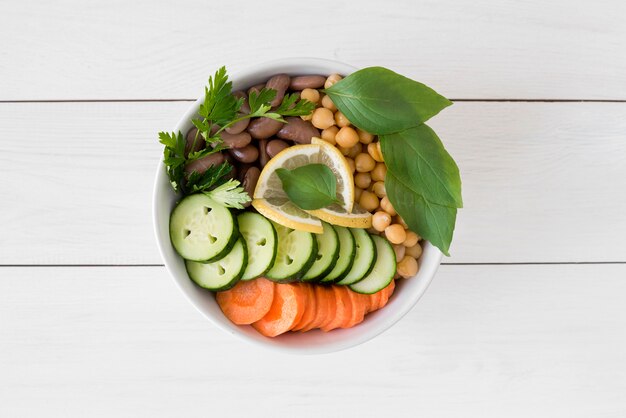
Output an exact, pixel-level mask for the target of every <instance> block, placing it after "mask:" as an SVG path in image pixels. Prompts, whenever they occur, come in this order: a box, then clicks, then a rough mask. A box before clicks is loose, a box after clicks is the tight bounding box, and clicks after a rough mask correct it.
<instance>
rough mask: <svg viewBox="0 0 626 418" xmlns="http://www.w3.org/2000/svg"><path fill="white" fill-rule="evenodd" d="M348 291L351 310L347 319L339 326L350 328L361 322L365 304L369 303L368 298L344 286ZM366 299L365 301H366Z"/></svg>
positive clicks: (363, 316) (365, 307)
mask: <svg viewBox="0 0 626 418" xmlns="http://www.w3.org/2000/svg"><path fill="white" fill-rule="evenodd" d="M346 290H347V292H348V297H349V298H350V302H351V307H352V309H351V312H350V317H349V318H348V321H347V322H346V323H345V324H343V325H342V326H341V328H352V327H353V326H355V325H357V324H360V323H361V322H363V319H364V318H365V310H366V309H367V305H366V303H367V304H369V298H365V297H363V296H365V295H361V294H359V293H356V292H353V291H352V290H350V289H348V288H346ZM366 301H367V302H366Z"/></svg>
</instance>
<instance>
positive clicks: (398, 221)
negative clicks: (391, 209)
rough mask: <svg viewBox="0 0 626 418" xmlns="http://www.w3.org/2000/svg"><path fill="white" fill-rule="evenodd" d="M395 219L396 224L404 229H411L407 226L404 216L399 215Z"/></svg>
mask: <svg viewBox="0 0 626 418" xmlns="http://www.w3.org/2000/svg"><path fill="white" fill-rule="evenodd" d="M394 219H395V221H396V223H398V224H400V225H402V227H403V228H404V229H409V226H408V225H407V223H406V222H404V219H402V216H400V215H397V216H396V217H395V218H394Z"/></svg>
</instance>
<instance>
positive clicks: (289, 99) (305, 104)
mask: <svg viewBox="0 0 626 418" xmlns="http://www.w3.org/2000/svg"><path fill="white" fill-rule="evenodd" d="M299 98H300V95H299V94H298V93H291V94H285V97H284V98H283V102H282V103H281V104H280V106H278V107H277V108H276V110H274V112H276V113H278V114H280V115H282V116H306V115H308V114H310V113H311V112H313V111H314V110H315V103H313V102H310V101H308V100H306V99H302V100H300V101H298V99H299ZM296 102H297V103H296Z"/></svg>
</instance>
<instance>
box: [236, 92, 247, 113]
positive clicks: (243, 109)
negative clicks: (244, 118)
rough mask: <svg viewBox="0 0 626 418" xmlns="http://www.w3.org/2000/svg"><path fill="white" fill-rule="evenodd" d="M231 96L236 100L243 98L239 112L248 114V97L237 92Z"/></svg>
mask: <svg viewBox="0 0 626 418" xmlns="http://www.w3.org/2000/svg"><path fill="white" fill-rule="evenodd" d="M233 96H235V97H236V98H238V99H241V98H243V99H244V100H243V104H242V105H241V109H240V110H241V111H242V112H243V113H244V114H246V115H247V114H248V113H250V104H248V95H247V94H246V93H244V92H243V91H241V90H239V91H234V92H233Z"/></svg>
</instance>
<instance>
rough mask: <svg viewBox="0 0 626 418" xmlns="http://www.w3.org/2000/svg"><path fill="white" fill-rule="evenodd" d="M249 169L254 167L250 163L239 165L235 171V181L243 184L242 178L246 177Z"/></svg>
mask: <svg viewBox="0 0 626 418" xmlns="http://www.w3.org/2000/svg"><path fill="white" fill-rule="evenodd" d="M250 167H254V164H250V163H239V165H238V167H237V168H238V169H239V170H237V180H239V181H240V182H243V178H244V176H245V175H246V172H247V171H248V170H249V169H250Z"/></svg>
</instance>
